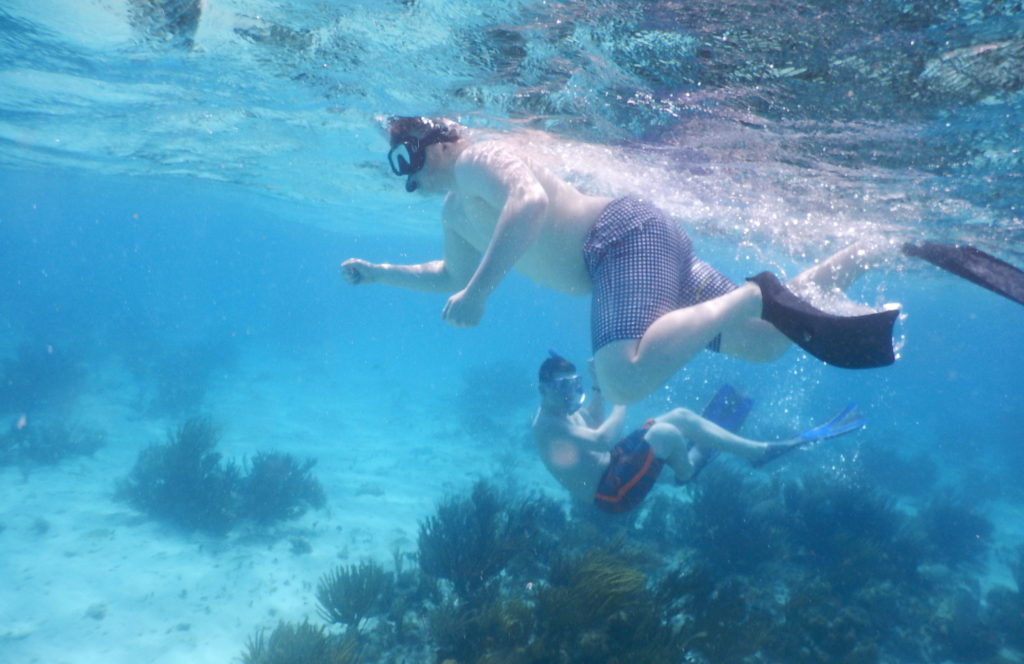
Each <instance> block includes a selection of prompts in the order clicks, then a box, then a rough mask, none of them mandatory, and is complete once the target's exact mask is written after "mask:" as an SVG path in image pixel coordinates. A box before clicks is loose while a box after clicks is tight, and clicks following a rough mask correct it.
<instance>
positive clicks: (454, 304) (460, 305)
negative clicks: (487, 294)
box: [441, 288, 486, 327]
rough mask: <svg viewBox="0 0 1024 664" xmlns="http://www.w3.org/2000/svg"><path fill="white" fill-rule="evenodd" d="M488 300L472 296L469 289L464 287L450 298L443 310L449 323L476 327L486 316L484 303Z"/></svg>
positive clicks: (442, 316) (456, 325)
mask: <svg viewBox="0 0 1024 664" xmlns="http://www.w3.org/2000/svg"><path fill="white" fill-rule="evenodd" d="M485 304H486V300H483V299H481V300H479V301H478V300H477V298H475V297H473V296H471V295H470V294H469V292H468V290H467V289H465V288H463V289H462V290H460V291H459V292H458V293H456V294H455V295H452V296H451V297H450V298H448V302H447V303H446V304H445V305H444V311H442V312H441V318H443V319H444V320H445V321H446V322H447V323H448V324H449V325H454V326H455V327H475V326H476V325H477V324H478V323H479V322H480V319H481V318H483V317H484V305H485Z"/></svg>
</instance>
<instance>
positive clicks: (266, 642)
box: [241, 621, 360, 664]
mask: <svg viewBox="0 0 1024 664" xmlns="http://www.w3.org/2000/svg"><path fill="white" fill-rule="evenodd" d="M241 659H242V664H357V663H358V662H359V661H360V658H359V657H358V654H357V649H356V644H355V641H354V640H352V639H344V638H342V639H339V638H337V637H334V636H331V635H330V634H328V633H327V632H326V630H325V629H324V628H323V627H319V626H314V625H310V624H309V622H306V621H303V622H301V623H288V622H283V621H282V622H280V623H278V625H277V627H275V628H274V631H272V632H271V633H270V635H269V636H267V635H266V633H265V632H263V631H260V632H257V633H256V634H255V635H254V636H252V637H250V638H249V641H248V643H247V644H246V646H245V650H244V651H243V652H242V657H241Z"/></svg>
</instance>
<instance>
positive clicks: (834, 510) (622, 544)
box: [253, 464, 1024, 664]
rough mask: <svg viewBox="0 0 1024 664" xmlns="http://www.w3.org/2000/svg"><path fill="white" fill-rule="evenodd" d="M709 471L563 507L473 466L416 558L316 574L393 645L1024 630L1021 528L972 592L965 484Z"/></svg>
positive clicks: (359, 629) (827, 638)
mask: <svg viewBox="0 0 1024 664" xmlns="http://www.w3.org/2000/svg"><path fill="white" fill-rule="evenodd" d="M705 477H706V478H708V479H707V482H706V483H703V484H702V485H700V486H698V487H696V488H694V489H693V490H692V493H691V498H692V500H685V499H682V498H680V497H679V495H678V494H674V495H673V494H662V495H658V496H653V497H652V498H653V500H651V501H650V502H649V504H648V505H647V506H646V507H645V508H644V509H643V510H641V512H642V514H641V515H640V516H634V517H633V518H625V519H608V518H602V516H603V517H607V515H596V514H594V511H593V510H589V511H588V510H585V509H575V510H574V511H573V512H572V516H571V521H567V520H566V516H565V514H564V512H562V510H561V509H560V508H559V506H558V505H557V503H554V502H553V501H550V500H546V499H542V498H537V497H536V496H527V497H522V496H518V495H517V494H516V493H515V491H514V490H511V489H509V490H504V491H498V490H497V489H495V488H494V487H493V486H492V485H490V484H488V483H486V482H483V481H481V482H478V483H476V484H475V485H474V486H473V487H472V488H471V489H470V490H469V491H468V492H467V494H465V495H463V496H453V497H449V498H447V499H445V500H444V501H442V502H441V503H440V504H439V505H438V507H437V511H436V513H435V514H434V515H432V516H430V517H428V518H426V519H425V520H423V521H422V522H421V524H420V537H419V562H420V565H419V568H418V569H413V570H403V569H402V566H401V560H402V557H401V555H399V554H397V553H396V558H395V561H396V565H395V569H396V571H395V573H389V572H386V571H385V570H384V569H383V568H382V567H380V566H379V565H377V564H376V563H372V562H366V563H362V564H360V565H353V566H350V567H341V568H338V569H336V570H335V571H334V572H332V573H329V574H328V575H326V576H325V577H323V579H322V580H321V583H320V587H319V589H318V599H319V601H320V604H321V609H322V610H321V613H322V615H323V617H324V618H325V619H326V620H327V621H328V622H330V623H333V624H337V625H341V626H343V628H344V630H343V631H342V632H341V633H340V634H341V635H347V636H349V637H351V638H358V643H359V644H360V648H361V654H362V656H363V657H365V658H366V659H367V661H375V662H387V663H389V664H390V663H392V662H394V663H397V662H402V661H427V660H429V659H431V658H432V659H433V660H434V661H437V662H458V663H459V664H542V663H543V664H591V663H593V662H625V661H635V662H651V663H661V662H665V663H666V664H667V663H676V662H680V661H695V662H736V663H750V664H756V663H759V662H792V663H794V664H812V663H815V664H816V663H817V662H823V661H827V662H846V663H849V664H868V663H874V662H880V661H912V662H921V663H922V664H932V663H935V664H939V663H941V662H946V661H955V662H969V663H975V662H977V663H982V662H985V663H991V664H995V663H996V662H999V661H1007V660H1008V659H1010V660H1012V659H1013V658H1014V657H1018V656H1019V651H1020V650H1021V649H1022V648H1024V637H1021V634H1022V633H1024V632H1022V630H1021V629H1020V625H1021V618H1022V616H1024V593H1022V592H1021V589H1022V584H1024V548H1021V549H1020V550H1019V551H1017V552H1016V557H1015V558H1014V559H1013V560H1011V561H1010V566H1011V570H1012V573H1013V574H1014V578H1015V580H1016V583H1017V588H1016V589H1013V588H1006V587H997V588H994V589H992V590H991V591H989V593H988V595H987V597H985V599H984V601H982V595H981V590H980V584H979V583H978V581H977V579H976V578H975V576H974V574H973V573H972V566H973V565H974V564H975V563H976V562H977V561H978V560H979V559H980V558H979V557H980V556H982V555H983V554H985V553H987V552H988V550H989V549H988V547H989V546H990V542H991V538H990V537H989V534H990V531H989V529H990V528H991V524H990V523H989V522H988V521H987V520H986V519H985V518H984V517H983V516H981V515H980V514H978V513H976V512H975V511H973V510H971V509H968V508H967V507H966V506H965V505H964V504H963V503H962V501H961V502H958V501H956V500H954V499H953V498H949V497H947V498H944V499H942V500H938V499H935V500H932V501H930V502H929V503H928V504H926V505H925V506H924V507H923V508H922V509H919V510H914V509H910V508H909V507H908V506H906V505H899V506H898V504H897V498H896V496H895V495H894V494H892V493H887V492H886V491H884V490H883V489H881V488H880V487H879V486H878V485H875V484H872V483H871V482H870V481H869V477H870V473H866V472H864V469H863V468H862V467H858V466H856V464H854V465H852V466H850V467H846V468H832V469H830V470H821V469H819V470H818V471H816V472H815V473H812V474H810V475H806V476H802V477H793V476H783V477H785V479H776V478H773V479H771V480H770V481H762V480H756V479H753V478H752V477H751V476H744V475H741V474H739V473H738V472H737V471H735V470H730V469H729V467H728V466H727V465H725V464H723V466H722V467H719V468H715V469H709V472H708V474H707V475H706V476H705ZM705 477H702V482H704V480H705ZM950 529H954V530H957V531H964V532H965V533H967V534H963V533H961V532H957V533H952V534H951V533H950V532H949V530H950ZM978 533H986V534H985V535H984V536H982V537H977V536H976V535H977V534H978ZM961 536H962V537H961ZM951 537H952V540H950V538H951ZM961 539H962V540H963V541H961ZM968 540H972V541H975V542H978V544H977V545H976V546H975V545H973V544H971V545H969V544H968V543H967V541H968ZM947 541H949V542H948V543H949V548H945V546H946V544H947ZM309 629H313V628H309ZM319 633H320V634H322V635H323V636H324V638H327V639H330V638H340V636H339V637H333V636H331V635H330V634H329V633H327V632H323V631H321V632H319ZM428 651H429V652H428ZM1015 651H1018V652H1015ZM253 661H256V660H253ZM311 661H312V660H311Z"/></svg>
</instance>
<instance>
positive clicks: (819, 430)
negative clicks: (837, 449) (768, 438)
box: [750, 403, 868, 468]
mask: <svg viewBox="0 0 1024 664" xmlns="http://www.w3.org/2000/svg"><path fill="white" fill-rule="evenodd" d="M867 423H868V421H867V419H866V418H865V417H864V416H863V415H861V414H860V412H859V411H858V410H857V404H855V403H851V404H849V405H847V406H846V408H844V409H843V410H841V411H839V413H838V414H837V415H835V416H834V417H833V418H832V419H830V420H829V421H828V422H825V423H824V424H822V425H820V426H816V427H814V428H813V429H808V430H807V431H804V432H803V433H801V434H799V435H797V437H796V438H793V439H792V440H787V441H784V442H781V443H775V444H773V445H769V446H768V449H767V450H766V451H765V453H764V455H763V456H762V457H761V458H760V459H758V460H756V461H752V462H751V463H750V465H752V466H754V467H755V468H760V467H761V466H763V465H765V464H767V463H768V462H770V461H773V460H775V459H778V458H779V457H780V456H782V455H784V454H788V453H790V452H792V451H793V450H798V449H800V448H802V447H807V446H808V445H813V444H814V443H816V442H818V441H819V440H825V439H827V438H835V437H837V436H843V435H845V434H848V433H853V432H854V431H857V430H858V429H862V428H864V426H865V425H867Z"/></svg>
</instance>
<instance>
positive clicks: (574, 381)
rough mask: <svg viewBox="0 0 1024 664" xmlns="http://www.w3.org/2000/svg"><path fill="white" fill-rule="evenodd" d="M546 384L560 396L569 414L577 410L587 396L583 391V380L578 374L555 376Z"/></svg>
mask: <svg viewBox="0 0 1024 664" xmlns="http://www.w3.org/2000/svg"><path fill="white" fill-rule="evenodd" d="M548 385H550V386H551V387H552V388H553V389H554V390H555V392H556V393H557V394H558V396H560V397H561V398H562V401H563V403H565V408H566V410H567V411H568V414H570V415H571V414H573V413H575V412H576V411H577V410H579V409H580V407H581V406H582V405H583V402H584V401H585V400H586V398H587V395H586V394H584V392H583V380H582V379H581V378H580V377H579V376H578V375H575V374H574V375H572V376H562V377H561V378H555V379H554V380H550V381H548Z"/></svg>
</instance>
